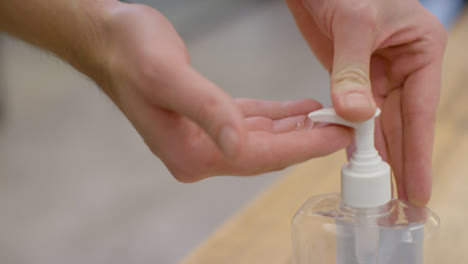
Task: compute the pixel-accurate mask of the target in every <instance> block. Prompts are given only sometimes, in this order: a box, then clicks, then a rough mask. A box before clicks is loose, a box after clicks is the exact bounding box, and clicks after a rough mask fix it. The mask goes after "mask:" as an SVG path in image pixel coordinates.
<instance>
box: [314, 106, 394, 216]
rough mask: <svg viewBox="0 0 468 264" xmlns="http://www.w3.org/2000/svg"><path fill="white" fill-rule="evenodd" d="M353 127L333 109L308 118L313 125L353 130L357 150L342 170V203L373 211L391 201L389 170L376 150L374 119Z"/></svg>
mask: <svg viewBox="0 0 468 264" xmlns="http://www.w3.org/2000/svg"><path fill="white" fill-rule="evenodd" d="M379 114H380V109H377V111H376V113H375V115H374V117H373V118H371V119H369V120H367V121H364V122H360V123H354V122H349V121H346V120H344V119H342V118H341V117H339V116H338V115H337V114H336V112H335V110H334V109H333V108H325V109H321V110H318V111H315V112H312V113H310V114H309V118H310V119H311V120H312V121H313V122H327V123H334V124H339V125H344V126H348V127H352V128H354V130H355V133H354V134H355V144H356V150H355V152H354V153H353V155H352V157H351V159H350V161H349V162H348V163H346V164H345V165H344V166H343V167H342V168H341V191H342V196H343V201H344V202H345V203H346V204H347V205H349V206H351V207H354V208H374V207H379V206H382V205H385V204H386V203H388V202H389V201H390V200H391V198H392V197H391V190H392V189H391V178H390V166H389V165H388V164H387V163H386V162H384V161H383V160H382V158H381V157H380V156H379V154H378V152H377V150H376V149H375V147H374V123H375V122H374V119H375V118H376V117H377V116H378V115H379Z"/></svg>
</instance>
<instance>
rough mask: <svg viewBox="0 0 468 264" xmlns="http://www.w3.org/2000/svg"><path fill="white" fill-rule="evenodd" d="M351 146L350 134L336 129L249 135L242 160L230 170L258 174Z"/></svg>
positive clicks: (257, 132) (343, 129) (262, 132)
mask: <svg viewBox="0 0 468 264" xmlns="http://www.w3.org/2000/svg"><path fill="white" fill-rule="evenodd" d="M350 142H351V133H350V131H349V130H348V129H346V128H344V127H340V126H327V127H323V128H317V129H310V130H299V131H298V130H295V131H291V132H289V133H280V134H273V133H269V132H264V131H256V132H251V133H249V138H248V147H247V149H248V151H246V152H245V153H246V155H245V158H243V159H242V160H241V161H239V162H240V163H241V164H239V163H234V164H233V165H231V166H235V167H239V168H240V167H242V168H244V171H242V172H241V174H245V175H251V174H259V173H262V172H265V171H271V170H277V169H282V168H284V167H288V166H290V165H293V164H296V163H299V162H303V161H306V160H308V159H311V158H315V157H321V156H324V155H328V154H330V153H333V152H335V151H338V150H340V149H342V148H344V147H345V146H347V145H348V144H349V143H350ZM258 157H262V158H261V159H259V158H258Z"/></svg>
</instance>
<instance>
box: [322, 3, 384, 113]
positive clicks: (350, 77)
mask: <svg viewBox="0 0 468 264" xmlns="http://www.w3.org/2000/svg"><path fill="white" fill-rule="evenodd" d="M374 21H375V20H374V19H373V17H372V15H371V14H369V12H365V11H362V10H353V9H352V8H350V9H345V10H343V11H341V12H336V14H335V17H334V21H333V27H332V31H333V41H334V44H333V45H334V56H333V68H332V73H331V98H332V103H333V106H334V108H335V110H336V112H337V113H338V115H340V116H341V117H343V118H344V119H346V120H349V121H355V122H357V121H364V120H367V119H369V118H371V117H372V115H373V114H374V113H375V111H376V104H375V101H374V98H373V96H372V90H371V82H370V78H369V67H370V66H369V64H370V58H371V55H372V52H373V49H374V42H375V35H374V33H373V32H374V28H375V23H374Z"/></svg>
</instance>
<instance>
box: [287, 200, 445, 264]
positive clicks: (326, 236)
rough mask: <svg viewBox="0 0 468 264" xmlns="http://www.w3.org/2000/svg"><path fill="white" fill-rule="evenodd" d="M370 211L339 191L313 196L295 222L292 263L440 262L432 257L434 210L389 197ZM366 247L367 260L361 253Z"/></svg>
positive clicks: (436, 226) (436, 225)
mask: <svg viewBox="0 0 468 264" xmlns="http://www.w3.org/2000/svg"><path fill="white" fill-rule="evenodd" d="M366 211H367V212H363V211H360V210H356V209H353V208H350V207H348V206H346V205H345V204H344V202H343V201H342V199H341V195H340V194H323V195H318V196H313V197H311V198H310V199H309V200H307V201H306V202H305V203H304V205H303V206H302V207H301V208H300V209H299V211H297V213H296V215H295V216H294V218H293V220H292V240H293V263H294V264H335V263H336V264H440V263H437V262H436V257H435V256H434V254H435V252H437V249H438V244H437V242H438V239H437V236H438V230H439V218H438V216H437V215H436V214H434V213H433V212H432V211H431V210H430V209H428V208H419V207H413V206H411V205H409V204H407V203H406V202H403V201H400V200H391V201H390V202H389V203H387V204H386V205H383V206H381V207H378V208H374V209H366ZM360 214H365V215H366V216H364V217H362V216H361V215H360ZM362 225H364V227H365V228H364V230H365V231H362V230H360V226H362ZM371 225H373V227H371ZM374 228H375V229H377V230H378V231H377V232H374V231H372V229H374ZM370 230H371V231H370ZM366 231H367V234H366ZM363 232H364V234H363ZM369 235H370V236H374V237H372V238H369V237H368V236H369ZM368 241H374V242H373V243H372V244H371V245H368V244H367V243H366V242H368ZM375 241H377V242H375ZM366 244H367V245H366ZM359 247H360V249H358V248H359ZM363 248H367V249H369V250H368V252H369V253H370V256H368V258H367V259H362V258H361V259H360V258H359V257H358V255H359V254H358V252H363ZM364 251H365V249H364Z"/></svg>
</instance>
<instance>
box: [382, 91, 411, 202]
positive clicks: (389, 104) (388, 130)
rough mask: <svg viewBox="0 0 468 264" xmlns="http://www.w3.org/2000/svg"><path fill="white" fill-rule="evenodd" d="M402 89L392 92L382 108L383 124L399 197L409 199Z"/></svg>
mask: <svg viewBox="0 0 468 264" xmlns="http://www.w3.org/2000/svg"><path fill="white" fill-rule="evenodd" d="M401 94H402V92H401V89H396V90H393V91H392V92H390V93H389V94H388V96H387V99H386V101H385V105H384V109H382V110H383V111H382V125H383V131H384V135H385V138H386V142H387V146H388V161H389V163H390V165H391V167H392V169H393V174H394V176H395V181H396V187H397V191H398V198H399V199H402V200H408V196H407V195H406V186H405V178H404V173H403V170H404V155H405V153H404V152H403V119H402V116H401Z"/></svg>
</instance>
